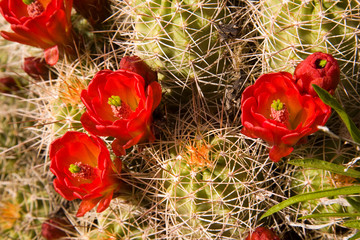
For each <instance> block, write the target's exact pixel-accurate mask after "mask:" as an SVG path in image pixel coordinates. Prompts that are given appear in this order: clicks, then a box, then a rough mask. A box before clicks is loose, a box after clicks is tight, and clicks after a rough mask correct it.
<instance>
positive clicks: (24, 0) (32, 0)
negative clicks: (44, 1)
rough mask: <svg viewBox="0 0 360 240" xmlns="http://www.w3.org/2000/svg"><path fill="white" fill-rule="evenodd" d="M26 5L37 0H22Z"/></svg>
mask: <svg viewBox="0 0 360 240" xmlns="http://www.w3.org/2000/svg"><path fill="white" fill-rule="evenodd" d="M22 1H23V3H25V4H26V5H30V4H32V3H33V2H34V1H35V0H22Z"/></svg>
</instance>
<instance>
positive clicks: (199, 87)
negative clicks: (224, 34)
mask: <svg viewBox="0 0 360 240" xmlns="http://www.w3.org/2000/svg"><path fill="white" fill-rule="evenodd" d="M128 4H129V8H130V13H131V18H132V19H133V27H134V32H133V42H134V44H135V46H136V49H135V53H136V55H138V56H140V57H141V58H142V59H143V60H145V61H146V63H148V64H149V65H150V67H151V68H153V69H154V70H156V71H158V72H159V78H160V82H161V84H162V86H163V87H165V88H166V89H167V91H168V92H170V95H171V96H172V98H173V99H174V100H176V101H177V102H178V101H179V98H180V99H182V100H185V101H186V100H189V99H191V92H190V91H189V90H191V91H192V93H194V92H197V93H198V94H200V95H201V96H203V95H206V96H207V97H214V96H217V91H219V90H220V89H223V86H224V84H226V81H225V76H224V73H225V69H226V59H225V57H226V54H225V52H226V51H225V50H226V47H225V45H224V43H222V41H221V38H220V34H219V32H218V28H219V27H220V25H222V24H227V23H228V22H229V21H230V19H231V15H230V11H229V9H228V7H227V6H226V1H216V0H207V1H198V0H195V1H178V0H176V1H172V0H155V1H143V0H129V1H128ZM189 93H190V96H189Z"/></svg>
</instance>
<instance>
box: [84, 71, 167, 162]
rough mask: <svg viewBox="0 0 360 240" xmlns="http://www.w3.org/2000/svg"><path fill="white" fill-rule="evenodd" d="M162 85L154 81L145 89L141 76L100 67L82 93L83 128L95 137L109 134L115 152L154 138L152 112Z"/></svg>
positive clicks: (121, 151) (159, 95) (123, 152)
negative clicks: (113, 139)
mask: <svg viewBox="0 0 360 240" xmlns="http://www.w3.org/2000/svg"><path fill="white" fill-rule="evenodd" d="M160 99H161V87H160V84H159V83H157V82H152V83H150V84H149V85H148V86H147V88H146V89H145V81H144V79H143V78H142V77H141V76H140V75H138V74H136V73H134V72H130V71H126V70H122V69H121V70H117V71H114V72H113V71H111V70H103V71H100V72H98V73H97V74H96V75H95V77H94V78H93V79H92V80H91V82H90V84H89V87H88V89H87V90H83V91H82V93H81V100H82V101H83V103H84V104H85V106H86V112H85V113H84V114H83V115H82V116H81V123H82V125H83V126H84V128H85V129H86V130H87V131H88V132H90V133H92V134H94V135H97V136H112V137H115V138H116V140H115V141H114V142H113V149H114V151H115V153H116V154H117V155H122V154H125V149H127V148H129V147H131V146H133V145H135V144H137V143H138V142H140V141H145V140H146V139H149V140H150V141H153V140H154V135H153V131H152V113H153V111H154V109H155V108H156V107H157V106H158V105H159V103H160Z"/></svg>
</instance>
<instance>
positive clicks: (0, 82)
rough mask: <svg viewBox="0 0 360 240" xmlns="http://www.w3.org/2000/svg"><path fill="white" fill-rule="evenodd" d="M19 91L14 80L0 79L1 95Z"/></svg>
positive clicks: (9, 78) (10, 78)
mask: <svg viewBox="0 0 360 240" xmlns="http://www.w3.org/2000/svg"><path fill="white" fill-rule="evenodd" d="M17 90H19V86H18V84H17V82H16V81H15V79H14V78H12V77H3V78H0V92H1V93H11V92H15V91H17Z"/></svg>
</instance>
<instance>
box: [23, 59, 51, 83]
mask: <svg viewBox="0 0 360 240" xmlns="http://www.w3.org/2000/svg"><path fill="white" fill-rule="evenodd" d="M22 69H23V70H24V71H25V72H26V73H27V74H28V75H29V76H30V77H32V78H33V79H35V80H41V79H44V80H48V79H49V73H50V70H49V65H48V64H47V63H46V61H45V59H43V58H36V57H27V58H25V59H24V64H23V65H22Z"/></svg>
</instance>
